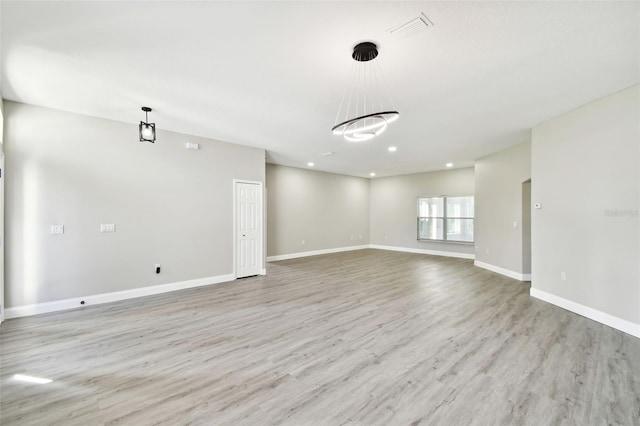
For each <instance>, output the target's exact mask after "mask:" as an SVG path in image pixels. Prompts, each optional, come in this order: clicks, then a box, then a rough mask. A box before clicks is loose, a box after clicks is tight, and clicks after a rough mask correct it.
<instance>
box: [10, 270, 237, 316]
mask: <svg viewBox="0 0 640 426" xmlns="http://www.w3.org/2000/svg"><path fill="white" fill-rule="evenodd" d="M233 279H234V276H233V274H227V275H218V276H215V277H206V278H197V279H194V280H188V281H179V282H175V283H169V284H160V285H153V286H148V287H139V288H133V289H131V290H122V291H114V292H112V293H102V294H93V295H90V296H85V297H74V298H73V299H64V300H55V301H53V302H44V303H35V304H33V305H23V306H16V307H13V308H8V309H7V310H6V312H5V314H6V317H7V319H9V318H18V317H26V316H31V315H38V314H45V313H47V312H56V311H64V310H67V309H73V308H79V307H82V306H88V305H99V304H101V303H109V302H117V301H119V300H126V299H133V298H136V297H142V296H150V295H153V294H160V293H168V292H171V291H176V290H184V289H187V288H193V287H201V286H206V285H212V284H219V283H223V282H228V281H233ZM83 300H84V305H81V304H80V302H81V301H83Z"/></svg>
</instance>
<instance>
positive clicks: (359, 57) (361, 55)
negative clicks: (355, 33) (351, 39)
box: [351, 41, 378, 62]
mask: <svg viewBox="0 0 640 426" xmlns="http://www.w3.org/2000/svg"><path fill="white" fill-rule="evenodd" d="M377 56H378V46H376V44H375V43H371V42H370V41H365V42H363V43H359V44H356V46H355V47H354V48H353V53H352V54H351V57H352V58H353V59H355V60H356V61H358V62H367V61H370V60H372V59H375V58H376V57H377Z"/></svg>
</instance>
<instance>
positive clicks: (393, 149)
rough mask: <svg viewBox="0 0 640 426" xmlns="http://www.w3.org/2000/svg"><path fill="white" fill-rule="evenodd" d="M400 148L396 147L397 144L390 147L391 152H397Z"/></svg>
mask: <svg viewBox="0 0 640 426" xmlns="http://www.w3.org/2000/svg"><path fill="white" fill-rule="evenodd" d="M397 150H398V148H396V147H395V146H390V147H389V152H396V151H397Z"/></svg>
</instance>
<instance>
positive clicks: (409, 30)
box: [389, 12, 433, 38]
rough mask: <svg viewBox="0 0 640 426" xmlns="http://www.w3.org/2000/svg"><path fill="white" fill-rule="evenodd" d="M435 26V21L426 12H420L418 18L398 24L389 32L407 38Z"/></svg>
mask: <svg viewBox="0 0 640 426" xmlns="http://www.w3.org/2000/svg"><path fill="white" fill-rule="evenodd" d="M431 27H433V22H431V19H429V18H428V17H427V15H425V14H424V13H422V12H421V13H420V15H418V17H417V18H413V19H412V20H410V21H408V22H405V23H403V24H400V25H396V26H395V27H393V28H391V29H390V30H389V32H390V33H391V35H392V36H394V37H397V38H405V37H411V36H414V35H416V34H418V33H420V32H422V31H424V30H426V29H428V28H431Z"/></svg>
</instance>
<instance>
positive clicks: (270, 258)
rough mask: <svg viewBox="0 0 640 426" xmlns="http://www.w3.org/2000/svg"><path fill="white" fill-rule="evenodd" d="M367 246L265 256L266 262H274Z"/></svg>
mask: <svg viewBox="0 0 640 426" xmlns="http://www.w3.org/2000/svg"><path fill="white" fill-rule="evenodd" d="M367 248H369V245H363V246H350V247H338V248H332V249H326V250H313V251H302V252H299V253H291V254H281V255H278V256H267V262H276V261H278V260H288V259H297V258H299V257H307V256H318V255H320V254H330V253H340V252H343V251H353V250H362V249H367Z"/></svg>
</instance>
